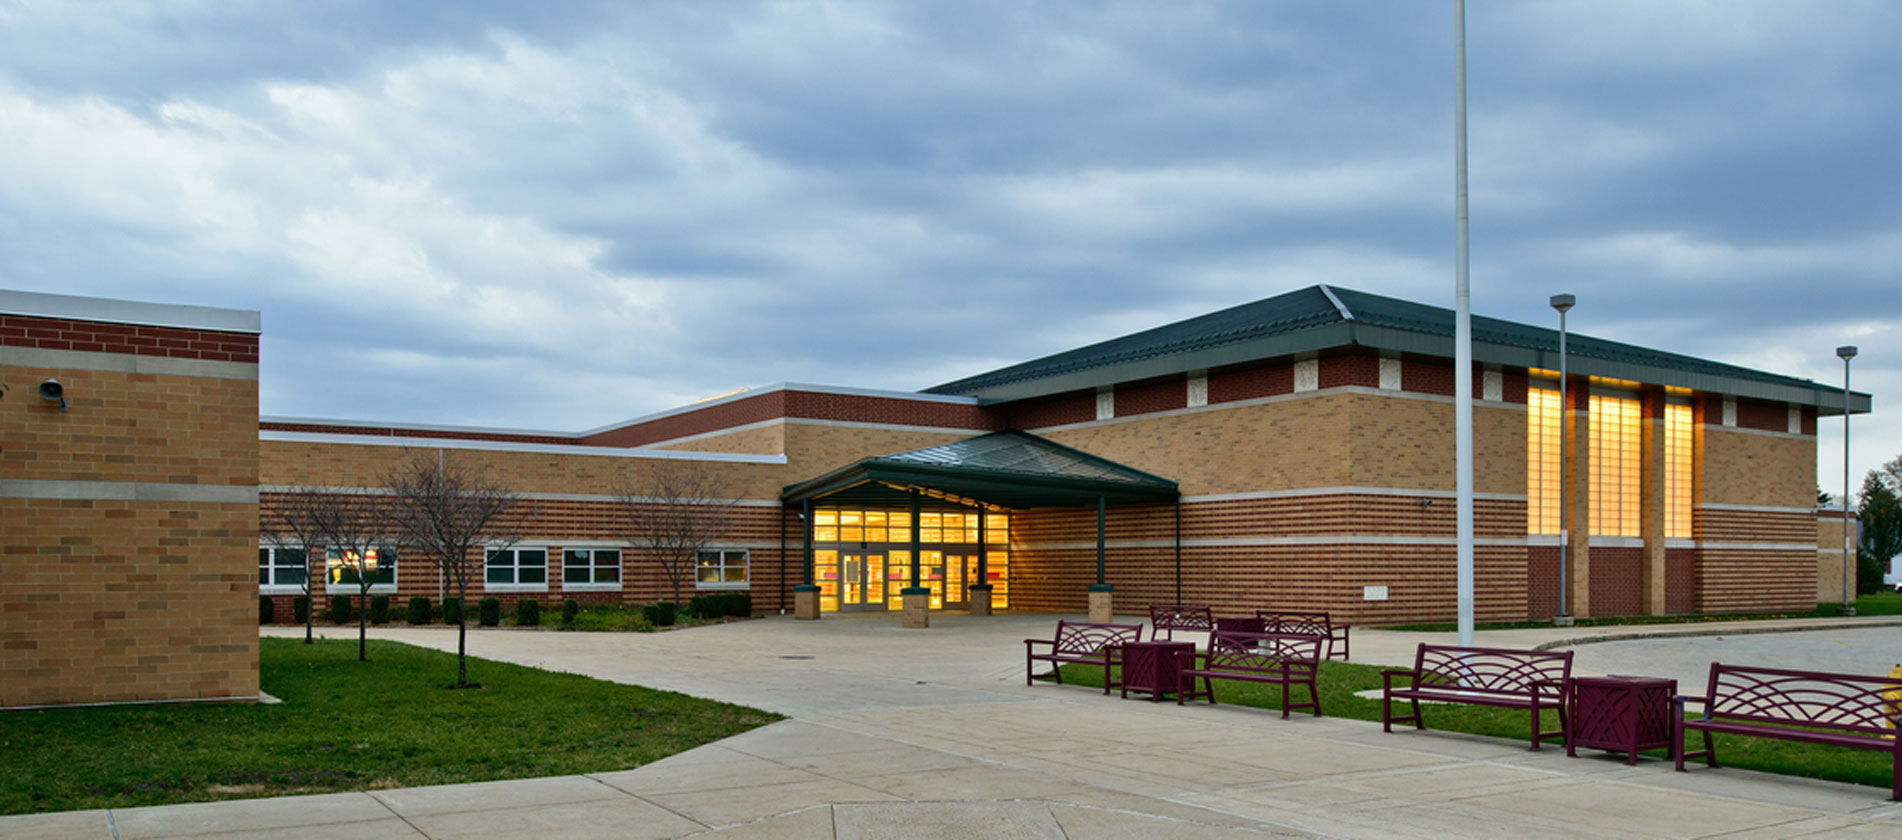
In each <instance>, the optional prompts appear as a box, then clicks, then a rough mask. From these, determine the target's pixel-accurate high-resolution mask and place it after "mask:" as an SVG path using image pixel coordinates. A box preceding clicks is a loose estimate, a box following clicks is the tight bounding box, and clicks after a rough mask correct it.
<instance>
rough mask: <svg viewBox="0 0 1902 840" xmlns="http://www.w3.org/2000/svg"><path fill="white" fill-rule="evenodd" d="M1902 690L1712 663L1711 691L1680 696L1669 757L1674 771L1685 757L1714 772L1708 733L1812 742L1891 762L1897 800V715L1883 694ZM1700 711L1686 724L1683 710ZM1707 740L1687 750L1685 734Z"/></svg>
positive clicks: (1889, 683) (1900, 713) (1869, 680)
mask: <svg viewBox="0 0 1902 840" xmlns="http://www.w3.org/2000/svg"><path fill="white" fill-rule="evenodd" d="M1898 690H1902V682H1898V681H1897V680H1896V678H1894V677H1868V676H1862V675H1859V674H1834V673H1827V672H1823V671H1788V670H1783V669H1780V668H1747V667H1740V666H1736V665H1724V664H1722V663H1718V662H1712V663H1711V665H1710V686H1709V688H1708V689H1707V690H1706V692H1705V693H1704V695H1703V696H1702V697H1697V696H1691V695H1679V696H1678V697H1677V698H1676V699H1675V703H1674V706H1675V709H1676V712H1677V714H1676V715H1674V716H1673V717H1672V722H1671V729H1672V732H1671V734H1672V736H1673V737H1672V741H1671V743H1672V744H1673V745H1674V747H1673V749H1672V752H1673V753H1676V755H1675V756H1674V757H1675V758H1676V759H1677V769H1678V770H1680V771H1682V770H1683V769H1684V760H1685V759H1687V758H1702V759H1704V763H1705V764H1706V765H1708V766H1710V767H1716V766H1717V748H1716V746H1715V745H1714V744H1712V743H1711V737H1710V736H1711V733H1713V732H1721V733H1723V734H1726V735H1753V736H1758V737H1763V738H1782V739H1785V740H1790V741H1803V742H1805V743H1810V744H1824V745H1828V746H1837V747H1854V748H1856V749H1864V750H1880V751H1882V752H1886V753H1888V754H1889V755H1890V756H1891V761H1892V764H1891V768H1890V773H1891V775H1890V778H1889V798H1890V799H1892V800H1897V801H1902V739H1897V738H1896V737H1895V734H1896V731H1897V730H1896V729H1894V728H1892V727H1896V726H1902V709H1898V708H1897V706H1898V703H1897V701H1895V700H1890V699H1887V698H1885V697H1883V692H1891V691H1898ZM1686 703H1697V704H1700V705H1702V706H1703V707H1704V715H1703V716H1702V717H1700V718H1696V719H1692V720H1685V719H1684V705H1685V704H1686ZM1686 730H1696V731H1698V732H1699V733H1702V734H1703V736H1704V748H1703V749H1701V750H1697V751H1696V752H1685V751H1684V732H1685V731H1686Z"/></svg>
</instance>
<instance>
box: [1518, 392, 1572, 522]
mask: <svg viewBox="0 0 1902 840" xmlns="http://www.w3.org/2000/svg"><path fill="white" fill-rule="evenodd" d="M1526 409H1527V410H1526V533H1528V534H1556V533H1558V532H1559V435H1561V434H1563V431H1562V429H1563V425H1562V424H1561V421H1560V411H1559V392H1558V391H1556V390H1547V389H1545V388H1540V387H1538V386H1536V385H1535V386H1533V387H1531V388H1529V389H1528V390H1527V391H1526Z"/></svg>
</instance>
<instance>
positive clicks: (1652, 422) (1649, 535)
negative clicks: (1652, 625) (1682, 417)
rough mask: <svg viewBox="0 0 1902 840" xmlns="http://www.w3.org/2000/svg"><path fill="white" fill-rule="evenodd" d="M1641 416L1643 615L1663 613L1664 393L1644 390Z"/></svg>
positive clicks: (1655, 390)
mask: <svg viewBox="0 0 1902 840" xmlns="http://www.w3.org/2000/svg"><path fill="white" fill-rule="evenodd" d="M1641 399H1642V401H1643V402H1642V403H1641V411H1642V416H1643V419H1642V420H1641V421H1640V422H1641V424H1642V431H1641V434H1640V440H1641V442H1642V446H1641V449H1640V454H1639V457H1640V458H1641V459H1642V461H1643V466H1642V468H1641V470H1640V471H1639V478H1638V518H1639V524H1638V535H1639V536H1640V537H1643V538H1644V560H1643V561H1642V563H1643V565H1642V566H1641V567H1640V568H1641V570H1642V574H1643V576H1644V580H1643V581H1642V585H1643V587H1644V590H1643V591H1644V614H1645V615H1664V614H1665V612H1666V611H1667V609H1668V608H1667V607H1666V606H1665V597H1664V595H1665V580H1666V575H1665V565H1664V513H1665V510H1664V392H1663V391H1662V390H1658V389H1655V388H1647V389H1645V392H1644V394H1643V395H1642V396H1641Z"/></svg>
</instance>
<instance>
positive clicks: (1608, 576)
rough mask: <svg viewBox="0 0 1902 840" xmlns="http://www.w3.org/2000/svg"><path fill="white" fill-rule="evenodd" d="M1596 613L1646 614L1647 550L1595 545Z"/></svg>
mask: <svg viewBox="0 0 1902 840" xmlns="http://www.w3.org/2000/svg"><path fill="white" fill-rule="evenodd" d="M1591 580H1592V596H1591V597H1592V600H1591V604H1592V615H1593V616H1596V617H1609V616H1626V615H1644V549H1642V548H1612V547H1610V546H1602V545H1595V546H1592V555H1591Z"/></svg>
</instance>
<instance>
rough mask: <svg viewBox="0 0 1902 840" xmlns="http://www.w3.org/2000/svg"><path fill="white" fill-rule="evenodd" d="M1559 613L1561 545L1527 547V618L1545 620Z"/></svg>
mask: <svg viewBox="0 0 1902 840" xmlns="http://www.w3.org/2000/svg"><path fill="white" fill-rule="evenodd" d="M1558 614H1559V547H1558V546H1556V545H1541V546H1533V547H1530V548H1527V549H1526V618H1527V619H1529V620H1531V621H1544V620H1545V619H1547V618H1551V617H1552V616H1555V615H1558Z"/></svg>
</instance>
